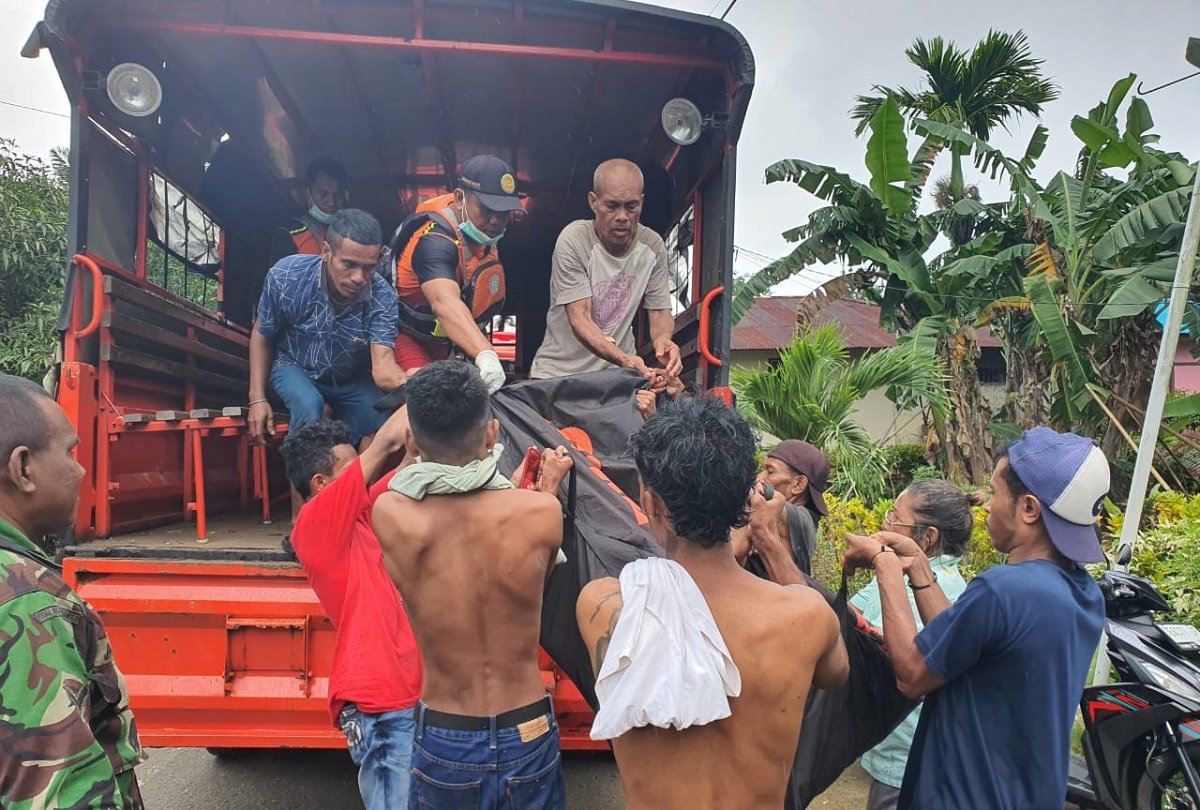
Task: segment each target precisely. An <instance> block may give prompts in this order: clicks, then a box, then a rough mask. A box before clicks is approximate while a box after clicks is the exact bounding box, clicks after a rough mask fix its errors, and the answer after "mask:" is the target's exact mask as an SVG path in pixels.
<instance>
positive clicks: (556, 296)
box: [529, 219, 671, 380]
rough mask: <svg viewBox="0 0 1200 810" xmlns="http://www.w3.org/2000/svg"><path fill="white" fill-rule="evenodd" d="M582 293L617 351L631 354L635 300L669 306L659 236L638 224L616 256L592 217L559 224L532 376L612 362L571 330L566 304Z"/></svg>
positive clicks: (575, 371) (596, 367) (664, 250)
mask: <svg viewBox="0 0 1200 810" xmlns="http://www.w3.org/2000/svg"><path fill="white" fill-rule="evenodd" d="M584 298H591V299H592V320H594V321H595V322H596V325H597V326H598V327H600V331H601V332H603V333H604V334H605V335H607V336H609V337H611V338H612V339H613V340H614V341H615V342H616V344H617V346H619V347H620V349H621V351H623V352H625V353H626V354H633V353H634V351H635V349H636V345H635V343H634V336H633V328H632V326H633V320H634V317H635V316H636V315H637V310H638V305H639V304H640V305H641V306H643V307H645V308H646V309H668V310H669V309H670V308H671V285H670V276H669V275H668V273H667V248H666V245H664V244H663V240H662V237H661V236H659V235H658V234H657V233H655V232H654V231H652V230H650V229H649V228H647V227H645V226H644V225H639V226H638V230H637V236H636V237H635V239H634V243H633V246H632V247H631V248H630V249H629V251H628V252H627V253H626V254H625V255H624V256H619V257H618V256H613V255H612V254H610V253H609V252H608V251H607V250H605V249H604V246H603V245H602V244H601V243H600V238H599V237H598V236H596V229H595V227H594V226H593V222H592V220H590V219H580V220H576V221H575V222H572V223H571V224H570V225H568V226H567V227H565V228H563V231H562V233H560V234H559V235H558V243H557V244H556V245H555V246H554V258H553V260H552V262H551V275H550V311H549V312H548V313H547V314H546V338H545V340H543V341H542V346H541V348H540V349H538V353H537V356H536V357H534V360H533V367H532V368H531V369H530V373H529V376H531V377H532V378H533V379H535V380H544V379H548V378H551V377H565V376H567V375H570V374H582V373H584V372H587V371H601V370H603V369H606V368H609V367H610V364H609V363H608V361H606V360H603V359H602V358H600V357H597V356H596V355H594V354H592V352H591V350H589V349H588V348H587V346H584V345H583V343H581V342H580V341H579V338H577V337H576V336H575V331H574V330H573V329H571V322H570V320H569V319H568V318H567V304H570V303H573V302H575V301H579V300H581V299H584Z"/></svg>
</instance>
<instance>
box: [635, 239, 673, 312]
mask: <svg viewBox="0 0 1200 810" xmlns="http://www.w3.org/2000/svg"><path fill="white" fill-rule="evenodd" d="M642 227H643V228H644V227H645V226H644V225H643V226H642ZM650 247H651V250H653V251H654V266H653V267H652V268H650V281H649V283H648V284H646V294H645V295H644V296H643V297H642V308H643V309H670V308H671V274H670V273H669V272H667V246H666V245H665V244H663V240H662V238H661V237H659V236H658V234H654V239H653V240H651V244H650Z"/></svg>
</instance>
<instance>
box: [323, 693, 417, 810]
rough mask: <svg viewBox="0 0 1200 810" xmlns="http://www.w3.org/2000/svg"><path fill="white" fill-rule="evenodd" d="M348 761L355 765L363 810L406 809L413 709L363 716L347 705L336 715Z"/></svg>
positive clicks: (351, 704)
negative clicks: (348, 756) (345, 746)
mask: <svg viewBox="0 0 1200 810" xmlns="http://www.w3.org/2000/svg"><path fill="white" fill-rule="evenodd" d="M338 724H339V725H341V727H342V733H343V734H345V735H346V745H347V747H348V748H349V749H350V759H352V760H354V764H355V765H357V766H358V792H359V793H361V794H362V800H363V804H364V805H366V810H398V808H404V807H407V806H408V786H409V770H410V769H411V767H412V742H413V710H412V709H403V710H401V711H396V712H384V713H383V714H364V713H363V712H360V711H359V710H358V707H357V706H355V705H354V704H353V703H347V704H346V706H345V708H343V709H342V711H341V713H340V714H339V715H338Z"/></svg>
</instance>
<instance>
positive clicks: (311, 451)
mask: <svg viewBox="0 0 1200 810" xmlns="http://www.w3.org/2000/svg"><path fill="white" fill-rule="evenodd" d="M339 444H351V445H352V442H351V441H350V428H349V427H348V426H347V425H346V423H345V422H338V421H332V422H309V423H308V424H306V425H301V426H300V427H298V428H296V429H295V430H289V431H288V435H287V438H286V439H284V440H283V444H282V445H281V446H280V448H279V454H280V455H282V456H283V463H284V466H285V467H286V468H287V477H288V480H289V481H291V482H292V486H294V487H295V488H296V491H297V492H299V493H300V497H302V498H304V500H306V501H307V500H308V499H309V498H311V497H312V478H313V476H314V475H333V464H334V458H333V448H335V447H337V446H338V445H339Z"/></svg>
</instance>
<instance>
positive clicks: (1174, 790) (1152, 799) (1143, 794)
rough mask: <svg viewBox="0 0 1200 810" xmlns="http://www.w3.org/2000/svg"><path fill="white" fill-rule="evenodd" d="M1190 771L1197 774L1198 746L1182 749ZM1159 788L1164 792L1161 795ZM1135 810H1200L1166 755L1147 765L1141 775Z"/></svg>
mask: <svg viewBox="0 0 1200 810" xmlns="http://www.w3.org/2000/svg"><path fill="white" fill-rule="evenodd" d="M1184 750H1185V751H1187V753H1188V758H1189V759H1190V760H1191V761H1192V767H1193V768H1196V769H1197V770H1200V746H1197V745H1196V744H1192V745H1188V746H1186V747H1185V748H1184ZM1163 788H1165V789H1166V791H1167V792H1166V793H1165V794H1164V792H1163ZM1137 807H1138V810H1200V804H1198V803H1197V802H1196V801H1195V800H1194V799H1193V798H1192V797H1191V794H1190V793H1189V792H1188V787H1187V781H1186V780H1185V779H1184V776H1183V771H1182V770H1180V768H1179V760H1178V759H1176V756H1175V754H1173V753H1171V752H1167V753H1165V754H1161V755H1159V756H1157V757H1155V758H1154V759H1152V760H1151V761H1150V768H1149V770H1148V772H1147V773H1143V774H1142V778H1141V780H1140V781H1139V782H1138V788H1137Z"/></svg>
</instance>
